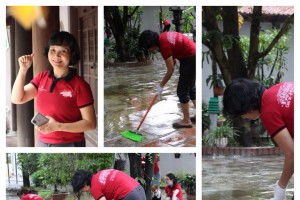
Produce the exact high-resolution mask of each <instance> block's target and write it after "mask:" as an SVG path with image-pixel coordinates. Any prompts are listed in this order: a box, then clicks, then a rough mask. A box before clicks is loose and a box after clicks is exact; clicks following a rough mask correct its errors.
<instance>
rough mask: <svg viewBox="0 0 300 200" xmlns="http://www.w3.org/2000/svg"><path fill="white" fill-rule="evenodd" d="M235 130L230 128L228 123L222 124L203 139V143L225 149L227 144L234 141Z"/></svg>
mask: <svg viewBox="0 0 300 200" xmlns="http://www.w3.org/2000/svg"><path fill="white" fill-rule="evenodd" d="M236 133H237V130H236V129H235V128H234V127H233V126H231V123H230V122H224V123H223V125H221V126H217V127H216V128H215V129H213V130H212V131H211V132H210V133H209V134H208V135H207V136H206V137H205V138H204V143H206V144H208V145H209V146H213V145H216V146H217V147H226V146H227V144H228V143H229V142H233V141H234V136H236V135H237V134H236Z"/></svg>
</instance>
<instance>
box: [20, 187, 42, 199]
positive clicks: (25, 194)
mask: <svg viewBox="0 0 300 200" xmlns="http://www.w3.org/2000/svg"><path fill="white" fill-rule="evenodd" d="M17 196H18V197H19V198H20V199H21V200H43V198H42V197H40V196H39V195H37V194H33V193H32V191H31V190H28V189H26V188H22V189H21V190H19V191H18V192H17Z"/></svg>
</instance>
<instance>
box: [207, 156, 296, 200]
mask: <svg viewBox="0 0 300 200" xmlns="http://www.w3.org/2000/svg"><path fill="white" fill-rule="evenodd" d="M283 161H284V157H283V156H263V157H240V156H234V157H203V158H202V199H203V200H219V199H222V200H227V199H228V200H231V199H234V200H269V199H271V198H272V197H273V190H274V187H275V184H276V181H277V180H278V179H279V177H280V174H281V171H282V167H283ZM293 194H294V178H293V177H292V178H291V180H290V182H289V184H288V187H287V198H286V199H288V200H290V199H292V196H293Z"/></svg>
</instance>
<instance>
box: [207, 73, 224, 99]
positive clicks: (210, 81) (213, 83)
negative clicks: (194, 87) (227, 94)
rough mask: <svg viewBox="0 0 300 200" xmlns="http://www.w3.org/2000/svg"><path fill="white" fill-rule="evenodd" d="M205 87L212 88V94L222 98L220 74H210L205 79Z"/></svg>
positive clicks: (222, 87) (222, 88)
mask: <svg viewBox="0 0 300 200" xmlns="http://www.w3.org/2000/svg"><path fill="white" fill-rule="evenodd" d="M206 85H207V86H209V88H211V87H213V90H214V94H215V95H217V96H222V95H223V92H224V88H225V84H224V82H223V76H222V74H211V75H209V76H208V77H207V78H206Z"/></svg>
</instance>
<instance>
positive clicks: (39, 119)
mask: <svg viewBox="0 0 300 200" xmlns="http://www.w3.org/2000/svg"><path fill="white" fill-rule="evenodd" d="M48 121H49V119H48V118H46V117H45V116H44V115H42V114H41V113H39V112H37V113H35V115H34V116H33V118H32V119H31V123H32V124H34V125H36V126H42V125H44V124H46V123H47V122H48Z"/></svg>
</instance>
